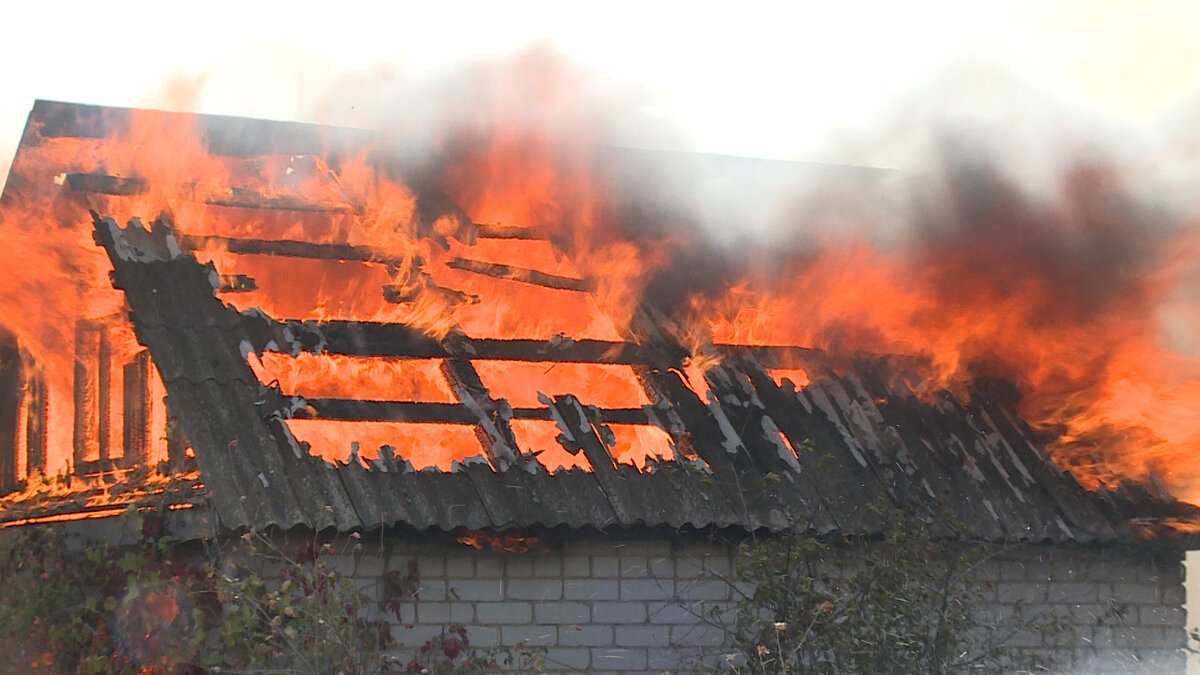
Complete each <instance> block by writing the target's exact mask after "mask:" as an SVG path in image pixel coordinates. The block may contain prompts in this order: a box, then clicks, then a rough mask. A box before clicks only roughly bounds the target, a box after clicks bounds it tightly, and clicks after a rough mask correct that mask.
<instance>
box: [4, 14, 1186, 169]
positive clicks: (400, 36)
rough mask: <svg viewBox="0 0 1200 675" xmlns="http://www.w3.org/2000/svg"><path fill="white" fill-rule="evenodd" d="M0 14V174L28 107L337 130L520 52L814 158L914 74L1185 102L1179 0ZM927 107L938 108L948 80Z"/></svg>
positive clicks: (1126, 124) (1136, 112)
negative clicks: (540, 48) (73, 105)
mask: <svg viewBox="0 0 1200 675" xmlns="http://www.w3.org/2000/svg"><path fill="white" fill-rule="evenodd" d="M984 5H986V8H984V7H983V6H984ZM0 21H2V23H3V25H4V26H5V27H6V30H5V37H4V39H3V41H0V62H2V63H3V64H4V67H3V70H2V71H0V72H2V73H3V74H2V75H0V83H2V85H3V86H0V92H2V93H0V165H3V166H4V167H7V165H8V163H9V161H10V158H11V153H12V151H13V149H14V147H15V145H16V142H17V141H18V140H19V136H20V133H21V128H22V126H23V124H24V120H25V116H26V114H27V113H28V110H29V107H30V105H31V103H32V102H33V100H34V99H35V98H47V99H57V100H67V101H76V102H86V103H97V104H104V105H116V106H152V107H164V106H166V107H188V108H194V109H197V110H201V111H204V112H212V113H223V114H233V115H250V116H260V117H271V118H285V119H305V120H310V121H334V122H338V123H342V124H354V123H356V122H365V121H366V120H365V119H359V117H360V116H363V115H365V114H366V113H364V112H362V111H364V110H370V109H371V108H372V106H373V104H375V103H376V101H374V100H373V99H372V97H378V96H380V94H379V92H380V91H381V89H380V88H379V86H378V85H379V83H380V82H386V81H389V80H394V81H397V82H413V81H429V80H431V79H436V78H438V77H442V76H446V75H447V74H449V73H453V72H455V71H456V69H457V68H459V67H461V66H462V65H464V64H466V63H469V62H472V61H476V60H479V59H486V58H496V57H498V56H500V55H504V54H509V53H512V52H513V51H516V50H518V49H521V48H523V47H526V46H528V45H530V44H531V43H537V42H540V43H542V44H543V45H549V46H551V47H553V48H555V49H557V50H558V51H560V52H562V53H563V54H565V55H566V57H567V58H569V59H571V60H573V61H575V62H577V63H579V64H581V65H582V66H584V67H586V68H590V69H592V70H594V71H595V72H597V73H600V74H603V75H606V76H607V77H608V78H610V79H611V80H613V81H623V82H627V83H628V87H629V88H630V90H632V91H637V92H639V95H638V101H639V102H638V105H639V106H641V108H642V109H641V110H639V111H638V113H639V115H641V116H642V117H643V118H653V119H662V120H665V121H667V122H668V123H669V124H670V125H672V126H673V127H674V128H676V129H677V130H678V134H677V135H676V136H675V137H673V140H672V141H671V142H670V144H673V145H679V146H684V147H688V148H690V149H695V150H700V151H706V152H717V153H728V154H740V155H754V156H768V157H780V158H811V157H814V156H816V155H819V154H821V153H822V152H825V153H826V154H828V148H829V146H830V145H831V144H836V143H837V142H838V140H839V139H841V138H844V137H846V136H853V135H855V134H857V133H860V132H861V131H862V130H863V129H869V128H870V127H871V125H873V124H876V123H877V122H878V120H879V119H880V117H881V116H884V115H886V114H887V111H889V110H892V109H894V108H895V107H896V106H897V105H905V103H903V102H904V101H908V103H907V104H908V105H911V102H912V100H913V99H917V100H920V98H921V96H922V94H921V93H920V92H921V91H922V87H924V86H927V83H928V82H929V81H931V80H932V81H938V79H939V78H942V80H943V81H944V80H945V79H946V78H950V81H951V82H962V83H964V84H966V85H970V84H971V83H970V81H971V80H972V79H973V78H974V77H975V76H974V74H973V73H975V72H978V71H980V70H983V71H986V72H987V73H988V77H995V76H997V74H1001V75H1004V74H1007V75H1010V76H1011V77H1012V78H1013V79H1014V80H1015V81H1019V82H1021V83H1022V84H1023V86H1028V87H1029V89H1030V91H1032V92H1040V93H1045V94H1046V95H1047V97H1048V98H1052V99H1054V100H1055V101H1057V102H1058V103H1060V104H1062V105H1065V106H1068V107H1071V106H1074V107H1077V108H1079V109H1083V110H1089V111H1093V112H1095V113H1096V114H1097V115H1098V116H1100V117H1102V118H1103V119H1105V120H1108V121H1109V122H1110V123H1111V124H1113V125H1115V128H1117V129H1130V130H1137V129H1145V128H1153V127H1154V126H1155V125H1157V124H1160V123H1161V121H1162V120H1163V119H1169V118H1170V117H1171V116H1172V115H1176V116H1178V115H1179V113H1178V111H1179V110H1180V109H1181V108H1184V107H1185V106H1186V104H1188V103H1189V102H1191V103H1195V102H1196V101H1198V100H1200V97H1197V92H1198V91H1200V46H1198V45H1200V40H1197V39H1196V37H1195V36H1196V35H1200V3H1197V2H1173V1H1169V0H1160V1H1157V2H1155V1H1152V0H1141V1H1128V2H1125V1H1118V0H1091V1H1079V2H1057V3H1055V2H989V3H971V2H961V1H958V2H928V1H926V2H922V1H910V2H905V3H892V2H841V3H830V2H819V3H818V2H812V3H808V2H801V3H740V4H738V5H737V6H736V7H735V5H733V4H731V3H719V4H718V3H712V4H707V3H696V2H688V3H645V2H637V3H633V2H628V3H626V2H605V3H597V4H594V5H584V4H581V3H570V2H526V3H522V2H508V3H454V2H421V3H407V2H374V3H368V2H337V3H335V2H328V1H324V2H304V1H297V0H293V1H291V2H286V3H274V2H252V1H247V0H242V1H241V2H226V1H224V0H208V1H206V2H202V3H172V2H161V1H159V2H152V3H151V2H147V3H131V2H115V1H110V2H102V3H101V2H73V1H61V0H60V1H59V2H55V3H51V4H45V3H33V2H23V3H20V4H17V3H7V4H5V5H3V7H2V8H0ZM947 72H952V73H954V74H953V75H946V73H947ZM172 78H174V81H175V82H176V84H178V83H179V82H202V83H203V87H202V88H201V89H200V95H199V96H198V97H196V98H189V97H187V96H181V95H179V92H180V89H179V87H176V88H175V90H174V92H173V94H171V95H168V94H167V93H166V91H167V89H168V87H167V86H166V83H167V82H168V81H171V80H172ZM956 78H957V79H956ZM347 82H359V83H363V86H362V87H361V88H356V87H354V86H350V85H347ZM372 83H373V84H374V85H375V86H371V85H372ZM335 86H336V89H337V91H338V98H337V99H336V100H335V101H332V102H331V101H330V99H329V97H328V95H327V92H329V91H330V90H331V89H333V88H335ZM184 89H185V90H186V89H187V87H184ZM930 96H931V97H933V99H934V100H932V101H929V102H928V104H929V105H931V106H934V107H936V108H939V109H941V108H945V109H953V108H954V107H955V105H956V104H957V103H958V102H957V101H956V100H955V99H956V96H957V94H956V85H953V84H952V85H951V86H942V87H941V88H940V89H938V90H937V93H935V94H930ZM318 102H321V105H320V106H318V105H317V103H318ZM973 105H976V107H978V101H976V102H975V103H973ZM985 105H986V104H985ZM318 111H319V112H318ZM394 114H396V115H403V111H395V112H394ZM316 117H324V118H326V119H315V118H316ZM634 142H635V143H636V142H638V141H637V139H634Z"/></svg>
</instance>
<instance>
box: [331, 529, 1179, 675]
mask: <svg viewBox="0 0 1200 675" xmlns="http://www.w3.org/2000/svg"><path fill="white" fill-rule="evenodd" d="M337 557H339V555H327V556H326V559H331V560H330V562H331V563H334V564H335V565H336V566H337V567H338V568H339V569H345V570H348V571H350V572H351V573H352V574H354V576H355V579H356V582H357V583H358V584H359V586H360V587H361V588H362V589H363V592H364V593H366V594H368V595H369V596H372V597H376V598H377V597H378V594H379V593H381V592H383V591H382V590H381V589H382V588H383V586H384V584H382V583H379V579H380V575H381V574H385V573H387V572H388V571H399V572H401V573H402V574H407V573H408V571H409V570H410V569H415V571H416V574H417V576H418V577H419V579H420V597H419V599H414V600H406V601H405V602H403V603H402V608H401V622H396V620H395V617H394V616H393V615H391V613H382V612H381V613H380V616H381V617H383V618H386V619H387V620H389V621H391V622H393V624H394V625H393V634H394V635H396V636H397V637H398V638H400V644H401V645H402V646H404V647H406V648H412V647H419V646H420V645H421V644H423V643H424V641H425V640H428V639H429V638H431V637H433V636H435V635H437V634H439V633H440V632H442V631H444V630H446V629H447V628H448V627H449V626H451V625H463V626H465V627H466V628H467V631H468V634H469V636H470V639H471V644H472V645H476V646H480V647H489V646H512V645H515V644H517V643H521V644H523V645H525V646H542V647H545V648H546V649H547V651H546V653H545V664H546V667H547V668H548V669H550V670H557V671H563V672H570V671H583V670H586V671H590V672H614V673H638V672H662V671H664V670H666V671H670V672H689V671H691V670H694V669H702V668H704V667H708V666H711V665H712V664H715V663H719V662H720V661H721V660H722V658H723V653H722V651H721V648H720V647H721V645H722V644H723V642H724V634H723V632H722V631H721V630H720V629H719V628H716V627H713V626H710V625H708V624H706V623H705V621H704V619H706V618H708V617H711V616H714V615H717V614H720V613H721V611H723V610H725V609H726V608H728V607H729V606H730V601H731V598H734V597H737V596H736V592H734V590H733V587H732V586H731V580H732V579H735V578H736V572H735V569H736V558H735V556H734V554H733V553H732V551H731V550H730V548H729V547H727V546H722V545H718V544H713V543H711V542H708V541H706V540H703V539H682V540H679V541H674V542H673V541H669V540H667V539H658V540H627V541H621V540H579V541H570V542H565V543H562V544H559V545H558V546H557V547H555V548H553V549H552V550H550V551H545V552H539V553H533V554H529V553H510V554H505V553H490V552H481V551H476V550H473V549H467V548H464V547H461V546H459V545H457V544H454V543H450V542H446V541H433V542H429V541H427V540H423V541H416V540H413V541H405V540H399V541H397V542H394V543H389V544H387V545H386V546H385V547H383V548H380V547H379V546H375V547H374V548H371V547H368V548H367V550H366V551H365V552H362V553H359V554H346V555H345V556H342V557H345V558H347V559H345V560H332V559H333V558H337ZM1181 561H1182V553H1180V552H1173V551H1164V550H1154V551H1152V550H1145V549H1130V548H1101V547H1083V546H1077V547H1048V546H1033V545H1030V546H1024V547H1015V548H1013V549H1011V550H1007V551H1004V552H1002V553H1001V554H999V555H997V556H995V557H994V558H992V559H990V560H988V561H987V562H986V563H983V564H981V565H980V566H979V567H978V568H977V569H976V570H975V573H974V575H973V576H972V580H973V582H974V584H975V588H976V590H977V593H978V597H979V598H980V599H981V603H982V604H981V605H980V606H979V607H978V610H979V612H980V613H981V614H985V615H987V616H990V617H995V618H996V619H997V620H1000V619H1001V618H1003V617H1005V616H1010V615H1011V614H1012V613H1013V612H1014V611H1020V612H1022V613H1023V615H1025V616H1030V615H1032V614H1025V613H1030V612H1032V613H1037V612H1041V613H1044V614H1046V615H1053V616H1055V617H1058V618H1059V619H1060V620H1062V621H1064V622H1065V623H1066V624H1068V625H1069V626H1070V631H1071V634H1072V635H1073V636H1074V641H1072V642H1070V643H1069V644H1056V643H1055V638H1054V637H1053V636H1047V635H1043V634H1041V633H1038V632H1027V633H1018V634H1017V635H1015V636H1013V640H1012V641H1011V642H1010V643H1009V646H1015V647H1025V648H1029V649H1036V650H1039V651H1040V652H1042V653H1045V654H1049V655H1051V656H1053V657H1054V658H1055V659H1056V660H1057V662H1058V663H1061V664H1064V667H1072V668H1075V669H1079V668H1084V669H1089V668H1091V669H1107V668H1117V667H1120V666H1121V664H1147V663H1152V664H1155V665H1156V667H1159V668H1167V669H1168V670H1171V669H1174V670H1181V669H1182V667H1183V663H1184V661H1183V659H1182V657H1181V656H1179V648H1180V647H1182V645H1183V642H1184V630H1183V627H1184V626H1185V624H1186V614H1185V612H1184V610H1183V607H1182V601H1183V597H1184V592H1183V570H1182V565H1181ZM414 566H415V567H414ZM743 590H745V589H743Z"/></svg>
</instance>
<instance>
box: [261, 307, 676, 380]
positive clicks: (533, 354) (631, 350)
mask: <svg viewBox="0 0 1200 675" xmlns="http://www.w3.org/2000/svg"><path fill="white" fill-rule="evenodd" d="M240 321H241V323H242V326H243V328H244V329H245V330H246V333H247V334H249V335H251V336H253V337H254V340H253V343H254V344H257V345H259V348H260V349H265V345H268V344H269V343H270V342H272V341H274V342H275V345H276V347H275V348H274V350H275V351H292V350H299V351H308V352H316V353H322V352H323V353H330V354H341V355H345V356H368V357H387V358H398V359H431V358H465V359H487V360H494V361H544V362H548V363H608V364H619V365H631V364H643V365H649V366H655V367H659V368H663V369H668V368H675V367H678V366H679V365H680V364H681V363H682V361H683V359H684V358H686V356H687V354H686V352H682V351H680V352H677V353H673V354H669V353H666V352H665V351H664V350H663V349H660V348H657V347H655V346H652V345H641V344H638V343H635V342H617V341H610V340H571V339H569V338H563V337H557V336H556V337H554V338H551V339H549V340H503V339H494V338H471V337H467V336H464V335H461V334H452V335H450V336H448V337H446V338H443V339H441V340H439V339H437V338H433V337H430V336H429V335H426V334H425V333H423V332H422V331H420V330H419V329H417V328H414V327H411V326H405V325H402V324H392V323H376V322H369V321H325V322H316V321H304V322H300V321H286V322H284V321H275V320H273V319H270V318H267V317H265V316H263V315H262V314H259V313H244V314H241V315H240ZM285 333H286V335H287V339H286V340H284V339H283V338H284V334H285Z"/></svg>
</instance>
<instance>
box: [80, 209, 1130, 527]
mask: <svg viewBox="0 0 1200 675" xmlns="http://www.w3.org/2000/svg"><path fill="white" fill-rule="evenodd" d="M174 237H176V234H175V232H174V231H173V230H172V229H171V228H170V227H168V226H166V225H163V224H160V225H159V226H157V227H155V228H152V229H151V230H146V229H144V228H143V227H142V225H141V224H140V223H137V222H133V223H131V224H129V225H128V226H127V227H126V228H122V227H120V226H119V225H118V224H117V223H115V222H114V221H112V220H110V219H104V218H97V220H96V240H97V242H98V243H99V244H100V245H102V246H104V248H105V249H106V250H107V251H108V253H109V256H110V259H111V260H112V263H113V267H114V274H113V281H114V284H115V285H116V286H117V287H118V288H120V289H122V290H123V291H124V292H125V296H126V298H127V301H128V303H129V306H130V308H131V310H132V319H133V323H134V326H135V329H136V332H137V336H138V339H139V340H140V341H141V342H142V343H143V344H145V345H146V347H147V348H148V349H149V351H150V354H151V356H152V358H153V360H154V362H155V365H156V366H157V368H158V370H159V372H160V374H161V377H162V379H163V383H164V385H165V386H166V389H167V392H168V395H169V399H170V405H171V407H172V410H173V411H174V413H175V415H176V416H177V417H178V419H179V421H180V423H181V424H182V425H183V428H184V430H185V432H186V434H187V437H188V439H189V441H190V443H191V445H192V447H193V448H194V452H195V455H196V461H197V463H198V465H199V467H200V470H201V474H202V476H203V477H204V481H205V484H206V485H207V486H208V489H209V492H210V494H211V501H212V505H213V507H214V508H215V510H216V511H217V513H218V514H219V517H220V519H221V522H222V523H223V524H224V525H225V526H227V527H230V528H243V527H256V528H262V527H268V526H277V527H283V528H290V527H294V526H298V525H304V526H308V527H313V528H317V529H323V528H327V527H333V528H337V529H339V530H347V529H355V528H372V527H378V526H386V525H393V524H399V523H403V524H407V525H410V526H412V527H415V528H418V529H424V528H430V527H436V528H440V529H444V530H450V529H454V528H469V529H483V528H488V529H507V528H514V527H516V528H528V527H535V526H543V527H556V526H565V527H570V528H578V527H583V526H592V527H597V528H605V527H611V526H667V527H671V528H684V527H697V528H699V527H710V526H717V527H728V526H737V527H742V528H747V529H758V528H770V529H787V528H795V529H799V530H803V531H809V532H814V533H830V532H837V531H842V532H849V531H871V530H872V528H874V527H877V526H878V523H879V515H878V513H877V508H873V507H872V505H876V506H878V505H881V504H883V505H886V504H897V505H899V504H904V503H907V502H910V501H913V500H915V501H918V502H930V503H940V504H942V505H943V506H944V507H947V508H949V509H950V510H951V513H952V514H953V516H954V517H955V518H956V519H957V520H958V521H959V522H962V523H966V524H968V525H969V527H970V529H971V533H972V534H973V535H975V536H979V537H983V538H987V539H992V540H1009V541H1025V540H1052V541H1077V542H1106V541H1114V540H1118V539H1132V538H1133V533H1132V530H1131V529H1130V527H1129V525H1128V524H1127V523H1125V522H1124V521H1123V519H1122V517H1120V516H1115V517H1114V514H1113V513H1111V512H1107V511H1106V510H1105V509H1104V508H1103V504H1102V503H1101V502H1100V501H1099V500H1097V499H1096V498H1095V497H1094V495H1092V494H1090V493H1088V492H1087V491H1085V490H1084V489H1082V488H1081V487H1080V486H1079V485H1078V484H1077V483H1076V482H1075V480H1074V479H1073V478H1072V477H1071V476H1070V475H1069V474H1067V473H1064V472H1062V471H1060V470H1059V469H1058V468H1057V467H1056V466H1055V465H1054V464H1053V462H1051V461H1050V459H1049V458H1048V457H1047V455H1046V454H1045V452H1044V451H1043V449H1042V448H1041V447H1040V446H1039V444H1038V443H1037V442H1036V441H1035V440H1034V437H1033V435H1032V434H1031V432H1030V430H1029V429H1028V428H1027V427H1026V426H1025V425H1024V424H1023V423H1022V422H1021V420H1020V419H1019V418H1018V417H1017V415H1016V414H1015V413H1014V411H1013V410H1012V408H1011V406H1008V405H1006V404H1004V403H1002V402H998V401H996V400H993V399H991V398H989V397H988V396H987V395H986V394H985V393H984V392H977V395H976V396H974V397H973V398H972V400H971V401H970V402H969V403H964V402H962V401H959V400H957V399H955V398H954V397H953V396H951V395H950V394H949V393H946V392H943V393H941V394H938V395H937V396H936V397H935V398H934V399H933V400H932V401H925V400H921V399H919V398H918V397H917V396H916V395H914V394H913V393H912V392H911V391H909V390H908V389H907V387H904V386H902V385H894V384H891V383H890V380H889V378H888V377H887V375H888V370H887V364H886V361H884V360H877V361H874V362H872V361H867V360H863V361H859V362H858V363H857V364H856V365H855V366H853V367H852V368H849V369H846V370H844V371H842V372H840V373H839V372H834V371H833V370H831V369H828V368H826V369H821V368H815V369H812V372H810V377H811V382H809V383H808V384H807V385H805V386H803V387H801V388H799V389H797V388H795V387H794V386H792V385H791V383H790V382H786V381H785V382H784V383H783V385H780V384H777V383H776V381H775V380H774V379H772V377H771V376H770V374H768V372H767V370H766V369H765V368H764V366H763V365H762V363H761V361H760V360H759V359H758V358H757V357H756V354H755V350H753V349H746V350H744V351H740V352H739V351H738V350H736V349H734V348H729V347H726V348H724V351H725V358H724V361H723V362H722V363H720V364H718V365H716V366H715V367H713V368H711V369H710V370H709V371H708V373H707V376H706V379H707V385H708V387H709V391H710V392H711V393H710V400H708V401H702V400H701V399H700V398H699V396H698V395H697V394H696V393H695V391H694V390H693V389H692V388H691V387H689V386H687V384H686V383H685V382H684V380H683V379H682V377H681V375H680V372H679V371H678V370H674V369H661V368H654V367H650V366H642V367H641V369H640V370H639V374H640V376H641V377H642V378H643V379H644V380H646V381H647V382H648V387H647V389H648V390H651V391H654V392H657V393H658V400H656V401H655V402H654V405H653V406H652V407H651V409H650V410H648V411H644V412H645V414H646V419H647V421H648V422H653V423H657V424H659V425H660V426H661V427H662V428H664V429H665V430H667V431H668V432H670V433H671V434H672V437H673V439H674V440H675V441H676V443H677V444H678V445H679V446H680V447H685V446H686V447H689V448H690V449H691V450H692V451H693V452H694V455H695V456H694V457H690V458H689V457H682V456H681V457H680V458H679V459H678V460H675V461H661V462H654V461H651V462H650V463H649V464H648V465H647V466H646V467H645V468H644V469H643V470H640V471H639V470H638V469H637V468H635V467H633V466H631V465H628V464H619V463H617V462H615V461H614V460H613V458H612V456H611V454H610V453H609V450H608V445H606V443H605V441H604V438H603V436H604V435H605V429H606V427H605V420H604V419H603V412H602V411H600V410H598V409H596V408H592V407H589V406H586V405H584V404H582V403H581V402H580V401H579V400H578V399H577V398H576V397H575V396H572V395H564V396H559V397H555V398H554V399H552V400H548V406H547V407H548V410H547V411H546V412H547V413H548V416H549V417H550V418H552V419H554V420H556V422H557V424H558V427H559V431H560V432H561V435H560V441H561V442H563V443H564V444H565V445H566V447H567V449H568V450H573V451H577V452H582V453H584V455H585V456H586V457H587V459H588V460H589V462H590V463H591V466H592V467H593V470H592V471H584V470H579V469H574V470H570V471H558V472H556V473H554V474H550V473H548V472H547V471H546V470H545V469H544V468H543V467H542V466H541V465H540V464H539V463H538V462H537V461H536V460H535V459H533V458H532V457H531V456H528V455H523V456H518V457H516V458H515V459H514V460H513V461H511V462H507V463H504V462H498V461H492V462H489V461H488V460H487V459H484V458H479V459H478V461H468V462H467V463H465V464H460V465H457V466H456V467H455V468H454V470H453V471H449V472H442V471H436V470H424V471H415V470H413V469H412V468H411V466H409V465H408V464H407V463H406V462H404V461H402V460H400V459H398V458H397V457H394V456H391V455H390V454H389V453H387V452H386V451H385V453H384V455H383V456H381V457H379V458H377V459H373V460H370V461H361V460H358V459H357V458H353V459H351V460H350V461H349V463H348V464H339V465H336V466H335V465H333V464H329V463H327V462H325V461H324V460H321V459H318V458H316V457H313V456H309V455H307V454H304V453H303V452H302V449H301V447H300V446H298V445H297V444H296V443H295V441H294V440H292V439H291V437H290V434H289V433H288V432H287V431H286V429H285V426H284V423H283V422H284V420H285V419H287V418H288V417H289V416H290V415H291V414H293V413H291V412H289V410H292V409H294V408H295V407H296V405H295V404H296V401H295V400H293V399H292V398H291V397H285V396H282V395H280V394H279V392H278V391H277V390H273V389H271V388H270V387H268V386H266V385H263V384H262V383H260V382H259V381H258V379H257V378H256V377H255V375H254V373H253V372H252V371H251V369H250V367H249V366H248V364H247V362H246V359H245V354H246V353H248V352H249V351H262V350H263V349H276V350H280V351H284V352H293V353H295V352H299V351H314V352H318V351H323V352H324V353H331V352H332V353H336V351H337V350H338V349H342V350H343V351H347V350H350V347H348V346H343V347H338V346H337V345H338V344H339V341H338V340H337V339H332V338H331V336H326V335H325V332H326V331H328V332H330V333H332V332H334V331H337V332H338V333H339V334H344V333H345V332H346V331H347V330H352V329H353V326H352V325H347V322H340V323H336V324H335V323H333V322H331V323H319V322H307V323H305V324H303V325H297V324H295V323H293V324H292V325H291V327H290V328H289V324H288V323H287V322H280V321H275V320H273V319H271V318H270V317H268V316H266V315H264V314H263V313H262V312H260V311H248V312H242V313H239V312H238V311H236V310H235V309H233V308H231V307H230V306H228V305H226V304H224V303H222V302H221V301H220V300H219V299H218V298H217V297H216V295H215V292H214V288H215V285H214V283H213V279H214V270H213V268H212V266H211V265H208V264H201V263H199V262H198V261H197V260H196V259H195V258H194V257H193V256H191V255H189V254H186V253H182V252H180V251H179V249H178V247H177V246H176V244H175V242H174V241H173V238H174ZM349 323H350V324H353V322H349ZM370 330H371V329H370V328H369V327H368V329H367V332H370ZM302 333H303V334H304V335H306V336H307V337H306V338H304V339H302V337H303V336H302ZM285 338H287V339H290V342H284V340H285ZM345 342H346V343H347V345H348V344H349V343H350V342H353V341H345ZM405 451H406V449H405V448H402V447H401V448H396V453H395V454H396V455H398V456H402V455H404V454H405Z"/></svg>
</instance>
